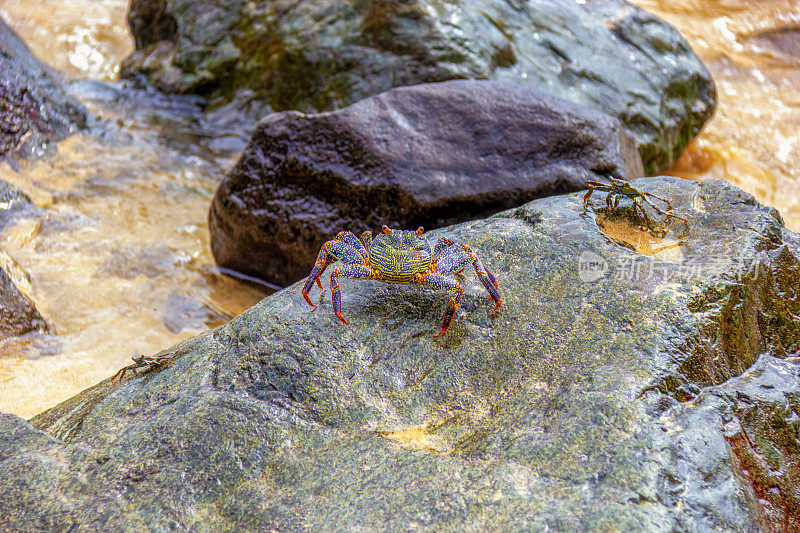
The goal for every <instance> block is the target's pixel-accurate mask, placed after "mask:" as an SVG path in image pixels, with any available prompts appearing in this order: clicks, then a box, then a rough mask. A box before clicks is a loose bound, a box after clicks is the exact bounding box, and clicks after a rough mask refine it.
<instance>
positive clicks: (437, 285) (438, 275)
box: [303, 226, 503, 337]
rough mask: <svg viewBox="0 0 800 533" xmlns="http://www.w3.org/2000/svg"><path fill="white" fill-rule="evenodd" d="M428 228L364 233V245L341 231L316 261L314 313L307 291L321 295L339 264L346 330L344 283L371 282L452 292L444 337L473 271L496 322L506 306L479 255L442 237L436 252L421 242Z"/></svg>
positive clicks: (334, 291) (335, 289)
mask: <svg viewBox="0 0 800 533" xmlns="http://www.w3.org/2000/svg"><path fill="white" fill-rule="evenodd" d="M423 232H424V229H423V228H421V227H420V228H418V229H417V230H416V231H404V230H394V229H389V228H388V227H386V226H383V228H382V230H381V233H379V234H378V235H377V236H375V238H374V239H373V237H372V231H369V230H367V231H365V232H364V233H362V234H361V239H359V238H358V237H356V236H355V234H353V233H352V232H350V231H342V232H340V233H339V234H338V235H336V237H334V238H333V239H332V240H330V241H328V242H326V243H325V244H324V245H323V246H322V248H321V249H320V251H319V255H318V256H317V261H316V263H315V264H314V268H312V269H311V273H310V274H309V275H308V279H306V283H305V285H304V286H303V297H304V298H305V299H306V301H307V302H308V304H309V305H310V306H311V307H316V305H314V303H313V302H312V301H311V298H309V296H308V291H310V290H311V288H312V287H313V286H314V283H315V282H316V284H317V285H318V286H319V288H320V289H322V291H323V292H324V291H325V288H324V287H323V286H322V281H321V280H320V276H322V273H323V272H324V271H325V269H326V268H327V267H328V266H329V265H330V264H331V263H334V262H335V261H337V260H338V261H341V262H342V263H344V264H343V265H341V266H337V267H336V268H334V269H333V272H331V278H330V286H331V298H332V300H333V312H334V313H335V314H336V316H337V317H338V318H339V320H341V321H342V322H344V323H345V324H347V323H348V322H347V319H345V318H344V316H342V295H341V290H340V287H339V278H340V277H341V278H351V279H372V280H376V281H383V282H386V283H411V284H420V285H425V286H427V287H431V288H434V289H439V290H444V291H448V292H449V293H450V301H449V303H448V304H447V309H446V310H445V313H444V319H443V321H442V326H441V329H440V330H439V332H438V333H436V334H435V335H434V337H439V336H440V335H442V334H444V332H446V331H447V329H448V328H449V327H450V323H451V322H452V320H453V316H454V315H455V312H456V309H457V308H458V306H459V304H460V303H461V299H462V298H463V297H464V288H463V287H462V286H461V283H459V280H458V279H456V278H455V277H453V276H458V277H459V278H460V277H461V272H462V271H463V270H464V269H465V268H466V267H467V266H469V265H472V266H473V267H474V268H475V273H476V274H477V276H478V279H480V280H481V283H483V286H484V287H485V288H486V290H487V291H488V292H489V296H491V297H492V300H494V303H495V306H494V309H493V310H492V312H491V313H490V314H489V316H494V315H495V314H496V313H497V310H498V309H500V306H501V305H502V304H503V300H502V298H501V297H500V292H499V284H498V282H497V278H496V277H495V276H494V274H492V273H491V272H490V271H489V269H487V268H486V267H485V266H483V263H482V262H481V260H480V259H479V258H478V256H477V255H475V252H474V251H473V250H472V248H470V247H469V246H467V245H466V244H462V243H459V242H455V241H452V240H450V239H448V238H447V237H440V238H439V240H438V241H436V245H435V246H434V247H433V248H431V245H430V244H429V243H428V241H427V239H425V238H423V237H422V234H423Z"/></svg>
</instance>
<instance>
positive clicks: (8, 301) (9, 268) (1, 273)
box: [0, 249, 49, 339]
mask: <svg viewBox="0 0 800 533" xmlns="http://www.w3.org/2000/svg"><path fill="white" fill-rule="evenodd" d="M12 276H15V277H16V278H17V279H16V280H15V279H14V278H13V277H12ZM20 283H23V284H26V285H29V284H30V279H28V278H27V274H26V273H25V271H24V270H22V267H20V266H19V265H17V264H16V263H15V262H14V260H13V259H11V257H10V256H8V254H6V253H5V252H4V251H3V250H2V249H0V339H6V338H8V337H15V336H17V335H24V334H25V333H28V332H30V331H47V330H48V329H49V327H48V325H47V322H46V321H45V319H44V318H43V317H42V315H41V314H40V313H39V311H38V310H37V309H36V306H35V305H34V303H33V302H32V301H31V299H30V298H29V297H28V296H27V295H26V294H24V293H23V292H21V291H20V289H19V287H18V285H19V284H20Z"/></svg>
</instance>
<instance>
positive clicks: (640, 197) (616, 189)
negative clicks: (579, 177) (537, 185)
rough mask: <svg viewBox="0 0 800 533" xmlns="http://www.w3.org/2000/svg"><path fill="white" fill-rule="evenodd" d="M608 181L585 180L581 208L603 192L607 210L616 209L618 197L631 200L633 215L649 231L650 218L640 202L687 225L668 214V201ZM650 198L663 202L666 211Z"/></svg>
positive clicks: (619, 182) (629, 185)
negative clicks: (598, 193)
mask: <svg viewBox="0 0 800 533" xmlns="http://www.w3.org/2000/svg"><path fill="white" fill-rule="evenodd" d="M608 180H609V181H610V182H611V183H603V182H600V181H593V180H586V186H587V187H588V188H589V190H588V191H587V192H586V195H584V197H583V207H588V206H589V198H590V197H591V196H592V194H593V193H595V192H601V191H604V192H608V195H606V206H608V208H609V209H616V208H617V207H619V199H620V197H625V198H629V199H631V200H633V212H634V213H635V214H640V217H641V219H642V220H643V221H644V223H645V225H646V226H647V227H648V228H650V229H652V225H651V221H650V217H648V216H647V212H646V211H645V209H644V206H643V205H642V202H644V203H646V204H647V205H649V206H650V207H652V208H653V209H654V210H655V211H657V212H659V213H661V214H662V215H664V216H665V217H668V218H674V219H676V220H680V221H681V222H683V223H684V224H686V223H688V222H687V220H686V219H685V218H681V217H679V216H677V215H674V214H672V213H671V212H670V211H672V205H671V204H670V203H669V200H667V199H665V198H661V197H660V196H656V195H655V194H652V193H649V192H642V191H640V190H639V189H637V188H636V187H634V186H633V185H631V184H630V182H628V181H624V180H621V179H618V178H612V177H609V178H608ZM650 198H654V199H656V200H659V201H661V202H664V204H665V205H666V207H667V211H664V210H663V209H661V208H660V207H658V206H657V205H655V204H654V203H653V202H652V201H651V200H650ZM637 209H638V211H637Z"/></svg>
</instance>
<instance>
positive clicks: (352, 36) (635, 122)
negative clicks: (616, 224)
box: [122, 0, 716, 174]
mask: <svg viewBox="0 0 800 533" xmlns="http://www.w3.org/2000/svg"><path fill="white" fill-rule="evenodd" d="M128 17H129V22H130V26H131V30H132V32H133V34H134V37H135V39H136V44H137V51H136V52H134V53H133V54H132V55H131V56H129V57H128V58H127V59H126V60H125V62H124V63H123V68H122V75H123V76H140V75H144V76H146V77H147V78H148V79H149V80H150V81H151V82H152V83H153V84H154V85H155V86H156V87H158V88H160V89H162V90H166V91H170V92H178V93H184V92H191V93H195V94H201V95H204V96H207V97H208V98H209V100H210V102H211V104H212V106H219V105H221V104H225V103H227V102H231V101H232V100H233V101H236V102H238V103H239V104H241V105H243V106H247V107H252V106H255V107H260V108H261V112H262V113H264V112H268V111H284V110H289V109H296V110H299V111H302V112H306V113H308V112H315V111H325V110H330V109H336V108H341V107H344V106H347V105H349V104H352V103H353V102H356V101H358V100H360V99H362V98H366V97H367V96H370V95H373V94H378V93H381V92H384V91H386V90H388V89H390V88H392V87H397V86H402V85H416V84H419V83H431V82H438V81H445V80H451V79H459V78H462V79H463V78H477V79H493V80H499V81H509V82H513V83H517V84H521V85H526V86H529V87H532V88H536V89H539V90H542V91H546V92H548V93H550V94H553V95H555V96H558V97H561V98H566V99H569V100H573V101H575V102H578V103H581V104H585V105H588V106H590V107H594V108H596V109H599V110H601V111H604V112H606V113H608V114H610V115H612V116H615V117H618V118H619V119H620V120H621V121H622V123H623V124H625V126H626V127H627V128H628V129H629V130H631V131H632V132H633V134H634V135H635V137H636V140H637V143H638V145H639V151H640V153H641V155H642V160H643V161H644V166H645V170H646V171H647V173H648V174H651V173H653V172H655V171H656V170H659V169H664V168H666V167H668V166H669V164H670V163H671V162H672V161H674V160H675V159H677V157H678V156H679V155H680V153H681V152H682V151H683V148H684V147H685V146H686V145H687V144H688V143H689V141H690V140H691V139H692V138H693V137H694V136H695V135H696V134H697V132H698V131H699V130H700V127H701V126H702V125H703V123H704V122H705V121H706V120H707V119H708V118H709V117H710V116H711V114H712V112H713V110H714V106H715V103H716V95H715V89H714V85H713V83H712V81H711V78H710V76H709V74H708V72H707V71H706V69H705V67H704V66H703V65H702V64H701V63H700V61H699V60H698V59H697V57H696V56H695V54H694V53H693V52H692V50H691V49H690V48H689V46H688V45H687V44H686V42H685V41H684V40H683V38H682V37H681V36H680V35H679V34H678V32H677V31H676V30H675V29H674V28H673V27H672V26H670V25H669V24H667V23H665V22H663V21H661V20H659V19H658V18H656V17H654V16H653V15H650V14H649V13H647V12H645V11H642V10H641V9H638V8H636V7H634V6H632V5H631V4H628V3H627V2H624V1H623V0H587V1H585V2H576V1H574V0H537V1H536V2H509V1H506V0H470V1H469V2H466V1H451V2H438V1H430V0H421V1H416V2H402V1H398V0H366V1H361V2H341V1H338V0H336V1H330V0H327V1H326V0H301V1H295V0H280V1H273V0H270V1H267V0H257V1H249V2H245V1H243V0H203V1H197V0H192V1H187V0H133V1H132V2H131V5H130V12H129V15H128ZM237 105H238V104H237ZM454 127H457V125H454Z"/></svg>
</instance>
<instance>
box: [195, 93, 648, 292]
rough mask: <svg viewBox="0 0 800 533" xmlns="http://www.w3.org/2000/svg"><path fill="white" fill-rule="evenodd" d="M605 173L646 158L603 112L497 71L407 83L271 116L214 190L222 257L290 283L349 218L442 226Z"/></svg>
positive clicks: (361, 224) (630, 171)
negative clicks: (479, 77)
mask: <svg viewBox="0 0 800 533" xmlns="http://www.w3.org/2000/svg"><path fill="white" fill-rule="evenodd" d="M609 175H615V176H628V177H630V178H635V177H639V176H641V175H642V168H641V161H640V159H639V156H638V154H637V153H636V150H635V147H634V142H633V140H632V139H631V138H630V136H629V135H628V134H627V133H625V130H624V128H622V127H621V125H620V124H619V122H618V121H617V120H615V119H613V118H611V117H609V116H607V115H605V114H603V113H599V112H597V111H593V110H591V109H588V108H585V107H583V106H579V105H577V104H574V103H572V102H569V101H567V100H561V99H558V98H554V97H552V96H550V95H548V94H545V93H540V92H537V91H533V90H531V89H526V88H522V87H519V86H515V85H511V84H505V83H499V82H489V81H470V80H464V81H451V82H445V83H437V84H428V85H416V86H413V87H403V88H398V89H393V90H390V91H387V92H385V93H382V94H380V95H377V96H373V97H370V98H367V99H365V100H362V101H360V102H357V103H356V104H353V105H352V106H349V107H347V108H345V109H342V110H340V111H336V112H329V113H321V114H317V115H303V114H301V113H298V112H296V111H290V112H284V113H278V114H273V115H270V116H268V117H266V118H265V119H264V120H263V121H262V122H261V123H259V125H258V127H257V129H256V132H255V133H254V134H253V136H252V138H251V140H250V144H249V145H248V147H247V148H246V149H245V151H244V154H243V155H242V158H241V159H240V160H239V163H238V164H237V165H236V167H235V168H234V169H233V171H232V172H231V173H230V174H229V175H228V176H227V177H226V178H225V180H224V181H223V182H222V184H221V185H220V187H219V188H218V189H217V193H216V195H215V196H214V201H213V203H212V205H211V211H210V214H209V227H210V232H211V249H212V251H213V252H214V257H215V258H216V260H217V263H218V264H219V265H220V266H222V267H226V268H230V269H233V270H236V271H239V272H243V273H245V274H248V275H251V276H256V277H259V278H263V279H265V280H267V281H270V282H273V283H278V284H282V285H286V284H288V283H291V282H294V281H297V280H298V279H300V278H302V277H303V276H306V275H308V272H309V270H310V268H311V266H312V265H313V263H314V258H315V257H316V256H317V252H318V251H319V249H320V247H321V246H322V244H323V243H324V242H325V241H326V240H328V239H330V238H332V237H333V236H334V235H335V234H336V233H338V232H339V231H341V230H343V229H349V230H351V231H354V232H358V233H360V232H361V231H363V230H366V229H368V228H371V229H377V228H380V227H381V225H383V224H387V225H389V226H392V227H401V228H416V227H418V226H425V227H426V228H429V229H430V228H434V227H441V226H443V225H446V224H453V223H455V222H461V221H464V220H470V219H474V218H479V217H481V216H486V215H487V214H490V213H493V212H497V211H501V210H503V209H507V208H509V207H512V206H517V205H521V204H522V203H524V202H526V201H529V200H531V199H533V198H539V197H542V196H549V195H553V194H559V193H564V192H569V191H575V190H578V189H581V188H583V187H584V181H585V180H586V179H598V178H600V177H603V176H609Z"/></svg>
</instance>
